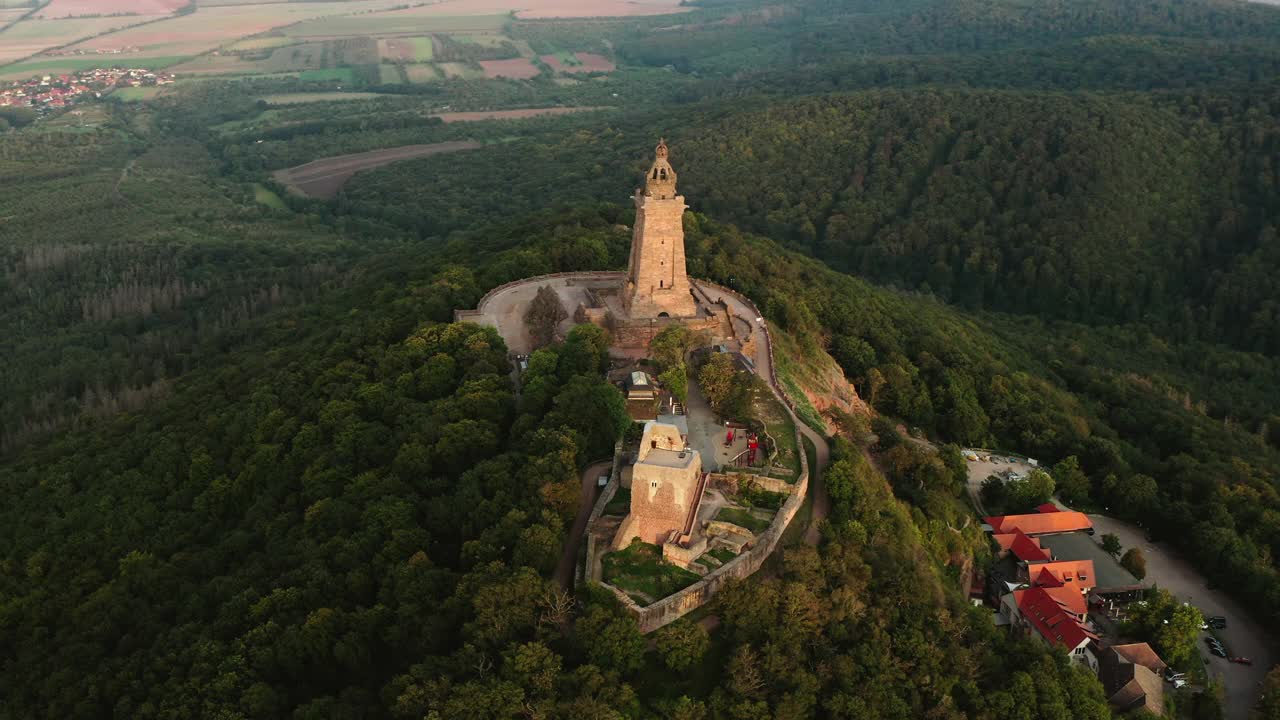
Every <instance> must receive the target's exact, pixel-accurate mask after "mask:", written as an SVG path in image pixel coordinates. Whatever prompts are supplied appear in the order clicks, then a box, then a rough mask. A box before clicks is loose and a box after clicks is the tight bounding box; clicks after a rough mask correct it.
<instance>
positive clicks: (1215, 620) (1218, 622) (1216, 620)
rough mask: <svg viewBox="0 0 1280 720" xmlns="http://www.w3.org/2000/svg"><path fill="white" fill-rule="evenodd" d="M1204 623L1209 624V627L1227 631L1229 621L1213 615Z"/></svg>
mask: <svg viewBox="0 0 1280 720" xmlns="http://www.w3.org/2000/svg"><path fill="white" fill-rule="evenodd" d="M1204 621H1205V624H1207V625H1208V626H1209V627H1211V628H1214V629H1216V630H1226V629H1227V619H1226V618H1224V617H1222V616H1221V615H1211V616H1209V617H1207V618H1205V619H1204Z"/></svg>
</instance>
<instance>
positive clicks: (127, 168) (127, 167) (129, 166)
mask: <svg viewBox="0 0 1280 720" xmlns="http://www.w3.org/2000/svg"><path fill="white" fill-rule="evenodd" d="M135 162H137V160H136V159H133V158H130V160H129V162H127V163H125V164H124V167H123V168H121V169H120V177H118V178H116V184H115V187H113V188H112V191H113V192H114V193H115V194H116V199H117V200H123V201H125V202H128V201H129V200H128V198H126V197H125V196H124V195H122V194H121V193H120V186H121V185H123V184H124V181H125V180H127V179H128V178H129V173H130V172H133V164H134V163H135Z"/></svg>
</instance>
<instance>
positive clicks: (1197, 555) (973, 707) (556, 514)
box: [0, 0, 1280, 720]
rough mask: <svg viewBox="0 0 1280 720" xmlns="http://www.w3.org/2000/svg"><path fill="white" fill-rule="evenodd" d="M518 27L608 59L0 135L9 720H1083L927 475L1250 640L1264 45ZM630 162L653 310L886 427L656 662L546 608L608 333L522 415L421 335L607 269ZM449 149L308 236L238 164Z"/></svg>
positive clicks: (830, 473) (515, 25) (800, 11)
mask: <svg viewBox="0 0 1280 720" xmlns="http://www.w3.org/2000/svg"><path fill="white" fill-rule="evenodd" d="M507 32H508V34H509V36H510V37H512V38H515V39H518V40H521V41H525V42H529V43H530V44H531V45H532V46H534V47H544V46H545V47H553V46H554V47H558V48H562V49H564V48H569V49H578V50H585V51H591V52H602V53H607V54H610V55H612V56H613V57H614V58H615V59H617V60H618V62H619V64H620V69H619V71H618V72H617V73H614V74H611V75H609V76H607V77H601V78H596V79H593V80H591V81H589V82H580V83H575V84H565V83H555V82H552V81H551V79H550V78H547V77H540V78H535V79H533V80H529V81H519V82H517V81H506V80H503V81H484V80H466V81H464V80H451V81H448V82H442V83H439V84H436V85H432V86H419V87H404V88H399V89H394V88H384V89H381V90H383V91H384V92H386V93H388V94H387V95H386V96H383V97H378V98H372V99H362V100H354V101H344V102H318V103H311V104H304V105H298V106H290V107H276V106H268V105H267V104H266V103H264V102H262V101H261V100H259V99H258V98H259V97H260V96H261V95H263V94H266V93H272V92H281V91H300V90H309V89H323V85H322V84H319V85H314V86H313V85H308V84H304V83H301V82H300V81H298V80H297V79H290V78H284V77H280V78H263V79H253V80H244V81H237V82H230V81H216V80H215V81H207V82H199V83H192V84H190V85H186V86H184V87H182V88H181V90H180V92H176V93H173V94H171V95H169V96H166V97H164V98H161V99H158V100H156V101H154V102H152V103H147V104H142V105H128V104H121V103H114V102H109V103H104V104H103V105H102V107H103V108H104V112H105V113H106V120H105V121H104V122H102V123H100V124H99V125H98V126H97V127H94V128H84V127H72V126H69V125H66V124H58V123H57V122H56V121H55V122H49V121H46V120H39V121H36V122H29V118H27V119H24V122H23V123H18V124H20V125H22V127H17V126H16V125H18V124H14V125H15V126H14V127H8V126H0V184H3V185H4V187H6V188H20V189H21V190H20V191H12V192H4V193H0V349H3V353H4V356H5V359H6V361H7V362H6V363H5V365H4V368H3V369H2V370H0V492H2V493H3V494H4V497H5V502H4V503H3V504H0V667H3V668H4V672H3V673H0V697H4V698H5V702H4V703H2V704H0V717H3V718H9V717H13V718H20V717H21V718H25V717H33V716H58V717H102V716H121V717H124V716H127V717H139V718H147V717H197V716H200V717H203V716H219V717H229V718H234V717H246V718H248V717H292V718H313V717H314V718H335V717H336V718H368V717H392V718H422V717H439V718H483V717H493V718H499V717H511V716H525V717H545V718H561V717H563V718H571V717H572V718H578V717H601V718H609V717H637V718H638V717H662V718H681V719H687V720H694V719H703V718H763V717H786V718H801V717H812V716H824V717H849V718H855V717H886V718H888V717H893V718H916V717H939V718H961V717H974V718H993V719H994V718H1012V717H1035V718H1094V717H1096V718H1106V717H1109V711H1108V710H1107V707H1106V704H1105V701H1104V700H1103V697H1102V692H1101V689H1100V687H1099V685H1098V684H1097V682H1096V681H1095V680H1093V679H1092V677H1091V675H1090V674H1087V673H1083V672H1081V671H1080V670H1079V669H1078V667H1077V666H1075V665H1074V664H1072V663H1070V662H1069V661H1068V660H1067V659H1066V658H1065V657H1064V656H1061V655H1060V654H1056V653H1052V652H1048V651H1046V650H1045V649H1044V648H1042V647H1040V646H1037V645H1034V644H1031V643H1029V642H1027V641H1025V640H1022V639H1018V638H1011V637H1010V636H1008V635H1007V634H1005V633H1003V632H998V631H997V629H995V628H993V627H991V623H990V618H989V617H988V616H987V613H986V612H985V611H974V610H972V609H971V608H970V607H968V606H967V604H966V603H965V602H964V601H963V599H962V597H961V589H962V588H961V582H962V580H965V579H967V578H968V577H969V573H970V572H971V571H972V570H973V569H974V568H981V567H982V566H983V565H984V564H986V563H988V562H989V561H990V559H991V549H990V548H989V547H987V543H986V539H985V537H984V536H983V535H982V534H981V532H980V531H979V530H978V528H977V524H976V523H974V522H973V517H972V512H971V509H970V508H969V507H968V505H967V504H966V503H965V500H964V493H963V490H962V488H963V480H964V474H965V471H964V463H963V461H962V460H961V459H960V456H959V452H958V448H957V445H989V446H996V447H1001V448H1005V449H1008V450H1012V451H1018V452H1023V453H1027V454H1030V455H1032V456H1035V457H1038V458H1040V459H1041V461H1043V462H1044V463H1046V464H1051V465H1052V464H1058V463H1062V465H1061V467H1064V468H1078V469H1079V473H1067V474H1064V477H1065V476H1066V475H1068V474H1069V475H1071V481H1070V483H1060V485H1059V488H1058V489H1059V490H1060V492H1062V493H1063V495H1064V497H1069V498H1070V500H1071V501H1072V503H1073V504H1077V505H1079V506H1081V507H1085V508H1089V509H1094V508H1099V507H1107V508H1109V510H1110V512H1111V513H1113V514H1116V515H1118V516H1120V517H1122V518H1125V519H1129V520H1132V521H1135V522H1137V523H1139V524H1141V525H1142V526H1143V527H1144V528H1146V529H1147V530H1148V532H1150V534H1151V535H1152V536H1153V537H1155V538H1157V539H1164V540H1167V541H1169V542H1170V543H1172V544H1173V545H1174V546H1175V547H1177V548H1178V549H1179V550H1180V551H1181V552H1182V553H1184V554H1185V556H1186V557H1187V558H1188V559H1189V560H1190V561H1191V562H1192V563H1193V564H1194V565H1195V566H1196V567H1197V568H1198V569H1199V570H1200V571H1201V572H1202V573H1203V574H1204V575H1205V576H1207V578H1208V579H1209V580H1210V581H1211V582H1213V583H1215V584H1217V585H1219V586H1221V587H1223V588H1226V589H1227V591H1228V592H1230V593H1232V594H1233V595H1234V596H1235V597H1236V598H1238V599H1239V600H1240V601H1241V602H1242V603H1244V604H1245V605H1247V606H1248V608H1249V609H1250V610H1251V611H1252V612H1253V613H1255V614H1256V615H1257V617H1258V618H1259V619H1260V620H1261V621H1262V623H1263V624H1264V625H1268V626H1280V614H1277V608H1278V607H1280V570H1278V568H1277V563H1276V558H1277V557H1280V489H1278V488H1280V477H1277V468H1280V413H1278V412H1277V409H1276V408H1278V407H1280V285H1278V284H1277V280H1276V269H1277V268H1278V267H1280V239H1278V238H1277V231H1278V229H1280V124H1278V121H1277V118H1280V83H1278V81H1277V78H1280V11H1278V10H1276V9H1274V8H1268V7H1265V6H1261V5H1252V4H1243V3H1236V2H1228V1H1227V0H1142V1H1141V2H1139V1H1137V0H1120V1H1118V2H1116V1H1107V0H1074V1H1070V2H1068V1H1066V0H1054V1H1052V2H1038V3H1024V2H1016V1H1014V0H960V1H959V2H954V1H946V2H943V1H941V0H899V1H892V0H843V1H840V2H835V1H831V0H805V1H804V2H800V3H796V4H794V5H793V6H788V7H786V8H779V7H777V6H776V5H775V4H771V3H769V2H766V1H765V0H760V1H759V2H729V1H720V0H706V1H704V2H702V3H698V4H697V7H696V8H695V9H694V11H693V12H690V13H688V14H686V15H682V16H680V17H679V18H678V19H677V20H673V19H672V18H670V17H658V18H637V19H627V20H625V21H622V20H619V21H611V22H597V21H584V22H579V23H572V22H569V23H565V22H522V21H513V22H512V24H511V25H510V26H509V27H508V28H507ZM444 105H449V106H450V107H451V109H453V110H489V109H494V108H520V107H548V106H556V105H566V106H577V107H581V108H590V109H591V111H589V112H583V113H577V114H573V115H563V116H558V117H554V118H538V119H531V120H520V121H486V122H478V123H442V122H441V121H440V120H439V119H437V118H434V117H431V115H433V114H437V113H438V112H440V111H441V108H442V107H443V106H444ZM663 135H665V136H666V137H667V138H668V140H669V142H670V143H671V146H672V162H673V164H674V165H675V167H676V168H677V170H678V171H679V172H680V178H681V180H680V182H681V186H680V188H681V191H682V192H683V193H684V194H685V195H686V196H687V197H688V199H689V203H690V205H691V206H692V207H691V212H690V213H688V214H687V215H686V218H685V227H686V233H687V237H688V248H687V249H688V258H689V271H690V274H691V275H693V276H696V277H704V278H708V279H711V280H714V281H716V282H719V283H722V284H724V285H727V286H729V287H732V288H734V289H737V290H739V291H741V292H743V293H745V294H746V295H748V296H750V297H751V298H753V299H754V300H755V301H756V302H757V303H758V304H759V305H760V307H761V308H762V309H763V310H764V313H765V315H766V316H767V317H768V319H769V321H770V322H771V323H772V326H773V327H774V328H775V329H776V330H777V332H778V335H779V336H780V338H781V339H782V341H783V342H785V343H786V344H787V345H788V347H791V348H793V349H795V353H794V354H795V356H796V357H800V358H803V357H805V356H818V355H821V354H822V353H827V354H829V356H830V357H831V358H834V361H835V362H837V363H838V364H839V365H840V367H841V368H842V369H843V370H844V372H845V374H846V376H847V377H848V378H849V380H850V381H851V382H852V383H853V384H854V385H855V387H856V388H857V390H858V392H859V393H860V394H861V395H862V397H863V399H865V400H866V401H868V403H870V405H871V406H872V407H873V408H874V409H875V410H876V411H877V413H879V415H880V416H881V419H880V420H879V421H878V422H877V423H876V424H875V427H874V429H875V431H876V433H877V435H878V444H877V446H876V447H875V448H874V450H875V454H874V458H875V461H876V462H875V465H872V464H871V463H869V462H868V460H867V456H866V455H865V454H864V453H863V449H862V448H859V447H857V446H856V445H855V444H854V443H853V442H851V441H850V438H852V439H854V440H857V439H861V438H862V431H863V430H865V426H864V424H863V423H860V422H858V421H856V420H851V421H850V422H849V427H848V428H846V430H848V432H846V433H845V434H846V435H848V436H850V437H849V438H844V437H842V438H838V439H836V440H834V441H833V446H834V450H833V458H832V464H831V465H830V467H828V468H827V471H826V484H827V486H828V490H829V493H830V497H831V502H832V507H831V512H830V516H829V522H827V523H825V524H824V525H823V526H822V533H821V540H820V541H819V542H818V543H817V544H816V545H813V546H810V545H808V544H804V543H801V542H798V541H796V540H795V539H794V538H793V540H792V541H791V542H788V543H787V544H786V546H785V547H784V549H783V552H782V553H781V555H780V556H779V557H778V558H776V559H775V562H774V563H773V564H772V566H771V567H770V568H768V569H767V570H766V572H764V573H762V574H761V575H760V576H758V577H757V578H755V579H753V580H752V581H751V582H749V583H742V584H739V585H737V586H733V587H730V588H729V589H727V590H726V591H725V592H724V594H723V595H722V597H721V598H720V599H719V600H718V602H717V604H716V605H715V606H714V608H713V609H712V610H710V611H709V612H712V613H714V615H715V618H716V620H717V621H718V627H717V628H716V629H715V631H714V632H712V633H710V634H708V633H707V631H706V629H705V628H704V626H703V625H701V624H698V623H696V622H681V623H677V624H675V625H672V626H670V628H668V629H666V630H664V631H662V632H660V633H658V634H656V635H655V636H653V637H651V638H645V637H642V636H640V635H639V634H638V632H637V631H636V627H635V624H634V622H633V621H631V620H629V619H628V618H627V617H626V615H625V614H624V613H623V612H622V611H621V610H620V609H619V608H617V607H616V606H615V605H614V604H613V602H612V600H611V599H610V598H608V597H606V596H603V595H599V594H597V593H595V592H593V591H592V590H591V589H590V588H585V589H582V588H580V589H578V590H577V592H576V594H575V595H568V594H565V593H564V592H563V591H562V590H561V589H560V588H559V587H557V586H556V585H554V584H553V583H552V582H551V581H550V574H551V569H552V568H553V567H554V565H555V562H556V560H557V559H558V558H559V555H560V551H561V548H562V543H563V541H564V537H565V534H566V531H567V523H568V522H569V521H570V520H571V519H572V516H573V514H574V512H575V511H576V508H577V504H578V500H579V498H578V492H579V487H580V484H579V480H580V479H579V477H578V473H579V470H580V468H581V467H582V466H583V464H584V463H586V462H588V461H592V460H597V459H599V458H600V457H603V456H606V455H607V454H608V453H609V450H610V448H611V447H612V443H613V439H614V438H615V437H616V436H617V435H619V434H620V433H621V429H622V427H623V424H624V420H623V418H622V404H621V398H620V396H619V395H618V393H617V391H616V390H614V389H613V388H612V387H610V386H608V385H606V384H605V383H603V382H602V381H601V373H600V370H601V368H602V365H601V363H602V347H603V346H604V344H605V342H606V338H604V337H602V336H601V335H600V334H599V333H598V332H594V331H592V330H579V331H577V332H575V333H574V334H573V335H571V336H570V337H569V338H568V339H567V340H565V341H564V342H563V343H561V344H558V345H554V346H552V347H550V348H548V349H545V350H542V351H540V352H539V353H538V354H537V356H536V357H535V359H534V361H533V362H531V363H530V369H529V370H528V371H527V372H526V373H525V375H524V377H522V378H521V385H522V390H521V392H519V393H517V392H516V391H515V389H514V388H513V386H512V382H511V375H510V373H511V370H512V368H511V365H510V360H509V358H508V354H507V352H506V348H504V347H503V345H502V342H501V340H500V339H499V338H498V337H497V336H496V335H495V334H493V333H492V332H491V331H488V330H482V329H479V328H476V327H473V326H467V325H455V324H451V323H450V322H449V321H450V319H451V318H452V311H453V310H454V309H456V308H464V307H472V306H474V303H475V302H476V300H477V299H478V298H479V297H480V296H481V295H482V294H483V293H484V292H485V291H486V290H488V289H490V288H492V287H495V286H497V285H499V284H501V283H504V282H507V281H510V280H514V279H517V278H520V277H525V276H528V275H533V274H538V273H544V272H555V271H563V270H588V269H600V268H612V269H617V268H620V267H622V266H623V265H624V264H625V262H626V258H627V243H628V238H629V234H628V229H627V228H628V226H629V225H630V223H631V222H632V220H633V217H632V210H631V209H630V203H629V201H628V198H627V195H628V194H629V193H630V192H631V190H632V188H633V185H634V184H635V182H636V181H637V179H638V175H639V173H640V172H641V171H642V170H643V168H644V167H645V164H646V162H647V158H648V157H649V153H650V152H651V148H652V145H653V142H654V139H655V138H656V137H658V136H663ZM462 138H467V139H475V140H478V141H480V142H482V143H483V145H484V146H483V147H482V148H481V149H479V150H475V151H470V152H467V153H465V154H456V155H439V156H435V157H431V158H427V159H421V160H413V161H406V162H400V163H395V164H393V165H390V166H386V167H384V168H381V169H378V170H372V171H368V172H364V173H361V174H360V175H358V176H356V177H355V178H354V179H353V180H352V181H350V182H349V183H348V184H347V186H346V187H345V188H344V190H343V192H342V193H341V194H340V195H339V196H338V198H337V199H335V200H334V201H332V202H321V201H316V200H308V199H305V198H300V197H294V196H289V195H287V194H285V193H284V191H283V188H280V187H279V186H277V185H275V184H274V183H273V181H272V180H271V179H270V175H269V174H268V173H269V172H270V171H272V170H276V169H280V168H284V167H289V166H292V165H296V164H300V163H304V162H307V161H310V160H314V159H316V158H317V157H321V156H325V155H331V154H338V153H348V152H359V151H363V150H370V149H375V148H383V147H391V146H396V145H402V144H408V143H428V142H439V141H443V140H454V139H462ZM272 189H274V190H276V191H277V192H278V193H279V195H280V198H279V199H280V201H281V202H279V203H272V204H271V205H267V204H264V203H263V202H261V201H260V197H261V195H262V194H263V193H266V194H267V195H268V196H269V195H270V192H271V190H272ZM281 206H283V207H281ZM780 369H781V371H782V372H783V374H784V376H785V375H786V374H787V373H788V372H790V369H789V368H787V367H785V366H783V367H781V368H780ZM786 379H787V378H786V377H784V380H786ZM837 419H839V418H837ZM899 422H900V423H901V424H903V425H904V426H905V427H906V428H907V429H908V431H909V432H910V433H912V434H916V435H919V436H924V437H927V438H929V439H932V440H934V441H936V444H937V445H938V446H939V448H940V452H938V453H936V454H933V453H927V452H924V451H922V450H921V449H920V446H919V444H917V443H914V442H907V441H906V440H905V439H904V438H902V437H900V436H899V434H898V431H897V429H896V427H895V426H896V425H897V424H898V423H899ZM650 640H652V641H653V642H652V646H651V645H650V643H649V641H650ZM1210 704H1211V703H1210ZM1273 704H1274V703H1273ZM1186 710H1187V713H1188V715H1190V716H1192V717H1197V718H1199V717H1204V718H1214V717H1219V716H1220V713H1221V710H1220V708H1214V707H1201V706H1200V705H1197V706H1196V707H1193V708H1187V709H1186Z"/></svg>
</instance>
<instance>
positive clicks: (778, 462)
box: [752, 389, 800, 482]
mask: <svg viewBox="0 0 1280 720" xmlns="http://www.w3.org/2000/svg"><path fill="white" fill-rule="evenodd" d="M752 407H753V410H754V411H755V415H756V417H757V418H759V419H760V420H761V422H763V423H764V424H765V429H766V430H767V431H768V433H769V436H770V437H772V438H773V439H774V441H775V442H776V443H777V444H778V456H777V457H776V458H774V460H773V465H774V466H776V467H780V468H786V471H787V474H786V475H776V474H773V473H771V475H773V476H774V477H779V478H780V479H783V480H786V481H787V482H795V481H796V480H797V479H798V478H799V477H800V450H799V448H797V447H796V424H795V423H794V422H792V420H791V414H790V413H788V412H787V409H786V408H785V407H783V405H782V403H781V402H780V401H779V400H778V398H777V397H775V396H774V394H773V393H772V392H769V391H768V390H767V389H764V390H761V391H760V392H759V393H757V394H756V397H755V399H754V401H753V402H752Z"/></svg>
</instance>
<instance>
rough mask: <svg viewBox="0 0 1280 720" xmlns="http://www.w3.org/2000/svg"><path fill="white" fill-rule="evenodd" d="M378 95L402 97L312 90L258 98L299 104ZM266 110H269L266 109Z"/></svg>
mask: <svg viewBox="0 0 1280 720" xmlns="http://www.w3.org/2000/svg"><path fill="white" fill-rule="evenodd" d="M380 97H402V96H400V95H389V94H387V93H371V92H314V93H279V94H276V95H263V96H262V97H261V98H259V99H260V100H262V101H263V102H265V103H267V104H268V105H299V104H302V103H311V102H342V101H346V100H372V99H374V98H380ZM267 112H271V111H270V110H268V111H267ZM265 115H266V113H263V115H262V116H259V117H258V118H256V119H258V120H262V119H264V116H265Z"/></svg>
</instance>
